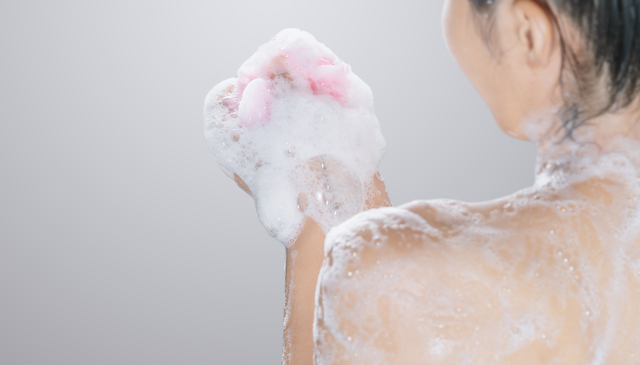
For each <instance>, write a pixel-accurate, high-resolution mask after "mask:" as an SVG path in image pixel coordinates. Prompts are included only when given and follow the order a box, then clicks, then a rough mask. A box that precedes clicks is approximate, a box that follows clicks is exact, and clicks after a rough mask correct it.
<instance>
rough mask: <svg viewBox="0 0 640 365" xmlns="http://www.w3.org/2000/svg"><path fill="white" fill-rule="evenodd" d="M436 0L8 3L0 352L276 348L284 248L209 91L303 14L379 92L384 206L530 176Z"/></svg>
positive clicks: (169, 359)
mask: <svg viewBox="0 0 640 365" xmlns="http://www.w3.org/2000/svg"><path fill="white" fill-rule="evenodd" d="M442 5H443V2H442V1H433V0H430V1H407V0H396V1H373V0H367V1H365V0H358V1H346V0H340V1H336V0H325V1H301V0H296V1H293V0H278V1H268V0H252V1H249V0H233V1H226V2H221V1H217V0H214V1H194V0H181V1H166V0H156V1H134V0H131V1H120V0H116V1H86V0H85V1H68V0H60V1H3V2H2V3H0V49H1V51H0V52H1V57H0V103H1V107H0V168H1V170H0V219H1V220H0V364H7V365H19V364H30V365H31V364H33V365H36V364H48V365H54V364H65V365H69V364H98V365H101V364H119V365H124V364H154V365H161V364H194V365H195V364H243V365H244V364H278V363H280V359H281V343H282V340H281V336H282V315H283V309H282V308H283V283H284V273H283V264H284V248H283V247H282V246H281V245H280V244H279V243H278V242H276V241H275V240H273V239H271V238H270V237H269V236H268V235H267V233H266V232H265V231H264V229H263V228H262V226H261V225H260V223H259V222H258V219H257V217H256V213H255V209H254V206H253V201H252V200H251V198H250V197H249V196H247V195H246V194H244V193H243V192H242V191H241V190H240V189H238V188H237V187H236V186H235V184H234V183H233V182H232V181H231V180H229V179H228V178H227V177H226V176H225V175H224V174H223V173H222V171H221V170H220V169H219V168H218V167H217V165H216V164H215V162H214V159H213V156H212V155H211V154H210V152H209V151H208V148H207V146H206V144H205V141H204V137H203V118H202V107H203V100H204V97H205V95H206V94H207V92H208V91H209V90H210V89H211V88H212V87H213V86H214V85H215V84H216V83H218V82H219V81H222V80H224V79H226V78H228V77H233V76H235V73H236V70H237V69H238V67H239V66H240V65H241V64H242V62H243V61H244V60H245V59H247V58H248V57H249V56H250V55H251V54H252V53H253V52H254V51H255V50H256V49H257V47H258V46H259V45H261V44H263V43H265V42H267V41H268V40H269V39H270V38H271V37H272V36H274V35H275V34H276V33H277V32H278V31H280V30H281V29H283V28H287V27H297V28H300V29H303V30H306V31H308V32H310V33H311V34H313V35H314V36H315V37H316V38H317V39H318V40H319V41H321V42H323V43H325V44H326V45H327V46H328V47H329V48H331V49H332V50H333V51H334V52H335V53H336V54H337V55H338V56H339V57H341V58H342V59H343V60H345V61H346V62H347V63H349V64H350V65H351V66H352V69H353V71H354V72H355V73H356V74H357V75H358V76H360V77H361V78H362V79H363V80H364V81H365V82H367V83H368V84H369V85H370V86H371V88H372V89H373V93H374V97H375V102H376V112H377V115H378V118H379V119H380V123H381V126H382V130H383V133H384V135H385V136H386V138H387V143H388V146H387V154H386V157H385V160H384V161H383V163H382V165H381V172H382V174H383V176H384V178H385V180H386V183H387V188H388V191H389V194H390V196H391V199H392V202H393V203H394V204H396V205H397V204H401V203H405V202H408V201H411V200H415V199H433V198H452V199H459V200H467V201H481V200H486V199H493V198H497V197H499V196H501V195H506V194H509V193H512V192H514V191H516V190H518V189H520V188H523V187H526V186H528V185H531V184H532V182H533V163H534V158H535V149H534V147H533V145H532V144H529V143H525V142H521V141H517V140H515V139H512V138H510V137H508V136H506V135H505V134H503V133H502V132H501V131H500V130H499V129H498V127H497V126H496V124H495V123H494V121H493V119H492V117H491V114H490V112H489V110H488V108H487V107H486V106H485V104H484V103H483V101H482V100H481V99H480V97H479V96H478V94H477V93H476V91H475V90H474V89H473V87H472V86H471V85H470V84H469V82H468V81H467V80H466V78H465V76H464V75H463V74H462V73H461V71H460V70H459V69H458V67H457V65H456V64H455V62H454V60H453V59H452V57H451V56H450V55H449V53H448V51H447V49H446V46H445V44H444V41H443V37H442V31H441V20H440V14H441V8H442Z"/></svg>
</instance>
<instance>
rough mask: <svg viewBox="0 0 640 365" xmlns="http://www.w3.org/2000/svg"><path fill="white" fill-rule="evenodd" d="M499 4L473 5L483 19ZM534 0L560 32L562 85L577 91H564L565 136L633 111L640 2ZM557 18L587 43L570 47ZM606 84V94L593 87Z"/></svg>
mask: <svg viewBox="0 0 640 365" xmlns="http://www.w3.org/2000/svg"><path fill="white" fill-rule="evenodd" d="M499 1H500V0H470V2H471V4H472V5H473V7H475V9H476V10H477V11H478V12H479V13H481V14H484V16H485V18H489V17H490V15H491V14H492V10H493V8H494V7H495V5H496V3H498V2H499ZM536 1H537V2H538V3H539V4H540V5H541V6H543V7H544V8H545V9H546V10H547V11H549V12H550V14H551V15H552V16H553V18H554V20H555V23H556V27H557V29H558V30H559V31H560V40H561V46H562V55H563V56H562V58H563V73H562V74H563V76H561V79H560V82H561V85H563V87H564V86H565V85H566V81H568V80H565V77H566V75H570V76H572V80H571V81H573V85H574V88H573V90H571V91H567V92H565V106H564V108H563V109H564V110H563V111H562V126H563V127H564V129H565V131H566V136H569V137H570V136H571V134H572V132H573V131H574V130H575V128H577V127H578V126H580V125H581V124H583V123H584V122H586V121H588V120H589V119H590V118H593V117H596V116H599V115H602V114H604V113H606V112H609V111H616V110H619V109H622V108H625V107H627V106H629V105H630V104H631V103H632V102H633V101H634V99H635V98H636V96H638V94H640V0H536ZM559 17H563V18H566V19H568V20H569V21H570V22H571V23H572V25H573V26H575V27H576V29H577V30H578V32H579V34H580V36H581V38H582V40H583V43H584V44H582V45H581V46H580V48H579V49H578V50H576V49H571V48H570V47H568V46H567V43H566V42H565V39H564V37H563V35H562V31H563V30H562V29H561V28H560V26H559V22H558V18H559ZM567 65H568V66H569V67H568V68H567V67H565V66H567ZM566 71H568V73H567V72H566ZM602 82H604V85H605V90H606V94H605V95H602V94H601V93H602V90H598V87H595V85H602ZM599 89H602V88H601V87H600V88H599ZM572 93H577V96H578V97H577V98H576V97H575V96H572V95H571V94H572ZM599 93H600V94H599Z"/></svg>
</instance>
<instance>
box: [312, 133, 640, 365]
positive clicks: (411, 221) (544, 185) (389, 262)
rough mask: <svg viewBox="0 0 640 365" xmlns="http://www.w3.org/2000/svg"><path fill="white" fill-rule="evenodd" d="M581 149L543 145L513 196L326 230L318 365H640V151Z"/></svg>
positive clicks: (365, 216) (389, 214) (617, 141)
mask: <svg viewBox="0 0 640 365" xmlns="http://www.w3.org/2000/svg"><path fill="white" fill-rule="evenodd" d="M588 142H589V141H588V140H587V141H586V142H584V143H578V142H575V141H572V140H570V139H566V140H564V141H562V142H556V143H553V144H549V146H547V149H545V148H543V147H541V148H540V149H539V151H538V170H537V174H536V182H535V185H534V186H533V187H531V188H528V189H525V190H522V191H520V192H517V193H515V194H513V195H511V196H508V197H505V198H502V199H499V200H496V201H493V202H487V203H480V204H468V203H461V202H455V201H451V200H434V201H428V202H425V201H422V202H413V203H410V204H406V205H404V206H402V207H398V208H385V209H378V210H372V211H367V212H364V213H361V214H358V215H356V216H355V217H353V218H352V219H350V220H349V221H347V222H345V223H343V224H341V225H340V226H339V227H336V228H335V229H333V230H332V231H331V233H330V234H329V235H328V236H327V241H326V244H325V255H326V256H327V259H325V261H324V263H323V267H322V270H321V272H320V275H319V278H318V282H319V283H318V289H317V292H316V322H315V326H314V338H315V341H316V342H315V345H316V347H315V349H316V352H315V361H316V363H317V364H333V363H336V362H340V363H344V364H372V365H374V364H390V363H425V364H426V363H429V364H432V363H433V364H443V363H446V364H479V363H482V364H485V363H486V364H513V363H521V362H522V360H523V359H528V358H533V356H536V355H538V356H542V355H543V354H544V356H545V361H546V362H545V363H549V364H551V363H553V364H559V363H581V364H605V363H606V364H636V363H638V360H637V359H638V356H640V354H638V352H637V349H638V346H639V345H640V317H639V316H637V313H639V312H638V308H639V307H640V245H639V244H638V243H639V242H640V200H638V197H640V143H639V142H638V141H635V140H633V139H629V138H626V137H622V136H620V137H617V138H613V139H611V140H610V141H609V143H608V144H598V145H596V144H594V143H588ZM416 212H419V213H420V215H417V214H415V213H416ZM572 331H575V332H572ZM569 359H571V360H569Z"/></svg>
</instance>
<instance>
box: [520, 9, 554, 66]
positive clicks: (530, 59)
mask: <svg viewBox="0 0 640 365" xmlns="http://www.w3.org/2000/svg"><path fill="white" fill-rule="evenodd" d="M512 11H513V15H514V16H515V19H514V21H515V23H516V24H515V25H516V30H517V37H518V43H519V44H520V45H521V47H520V49H521V50H523V52H524V53H525V54H524V56H525V57H526V61H527V63H528V65H529V66H530V67H531V68H532V70H539V69H544V68H546V67H547V66H549V64H550V63H551V61H552V58H553V56H554V54H555V53H556V52H555V51H556V50H557V47H559V41H558V33H557V29H556V26H555V19H554V15H553V14H552V13H551V11H550V9H549V8H547V7H545V6H544V5H542V4H541V3H540V2H539V1H535V0H515V1H514V2H513V8H512Z"/></svg>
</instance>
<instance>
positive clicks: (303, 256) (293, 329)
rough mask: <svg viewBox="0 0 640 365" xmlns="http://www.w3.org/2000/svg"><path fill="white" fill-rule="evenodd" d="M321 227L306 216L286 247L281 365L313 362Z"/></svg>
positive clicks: (322, 254)
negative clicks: (303, 222) (294, 238)
mask: <svg viewBox="0 0 640 365" xmlns="http://www.w3.org/2000/svg"><path fill="white" fill-rule="evenodd" d="M324 238H325V235H324V233H323V232H322V229H320V227H319V226H318V224H316V223H315V222H314V221H313V220H311V219H309V218H307V221H306V222H305V225H304V227H303V229H302V231H301V233H300V236H299V237H298V238H297V240H296V241H295V242H294V243H293V244H292V245H291V246H290V247H288V248H287V262H286V265H287V266H286V276H285V285H286V286H285V313H284V338H283V355H282V360H283V364H285V365H294V364H295V365H312V364H313V346H314V343H313V319H314V311H315V292H316V283H317V280H318V273H319V272H320V267H321V266H322V260H323V258H324Z"/></svg>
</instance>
